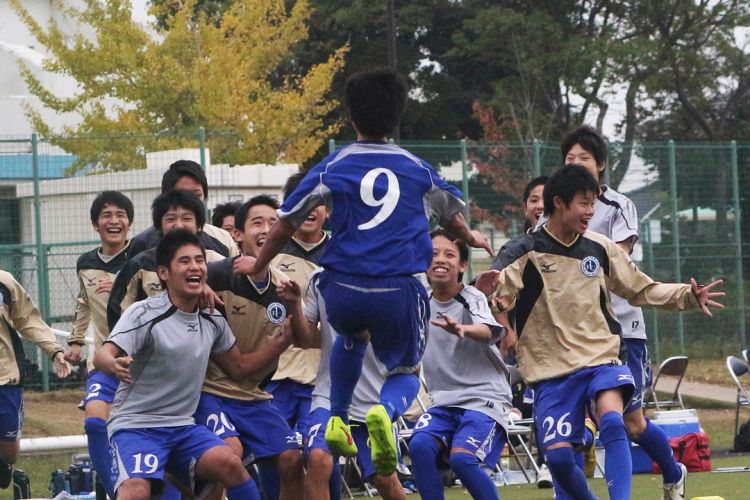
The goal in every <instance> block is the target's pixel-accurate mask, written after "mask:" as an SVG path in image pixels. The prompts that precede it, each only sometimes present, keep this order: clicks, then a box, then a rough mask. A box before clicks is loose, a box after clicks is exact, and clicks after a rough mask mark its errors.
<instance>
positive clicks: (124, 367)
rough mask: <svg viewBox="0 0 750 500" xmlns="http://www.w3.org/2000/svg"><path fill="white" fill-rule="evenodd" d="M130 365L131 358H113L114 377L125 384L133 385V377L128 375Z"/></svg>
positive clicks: (131, 362)
mask: <svg viewBox="0 0 750 500" xmlns="http://www.w3.org/2000/svg"><path fill="white" fill-rule="evenodd" d="M132 364H133V358H132V357H130V356H121V357H119V358H115V367H114V372H115V376H116V377H117V378H119V379H120V380H122V381H123V382H125V383H126V384H132V383H133V377H132V376H131V375H130V365H132Z"/></svg>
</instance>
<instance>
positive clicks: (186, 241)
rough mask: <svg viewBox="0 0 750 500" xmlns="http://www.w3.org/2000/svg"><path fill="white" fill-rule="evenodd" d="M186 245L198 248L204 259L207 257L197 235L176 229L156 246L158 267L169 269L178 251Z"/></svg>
mask: <svg viewBox="0 0 750 500" xmlns="http://www.w3.org/2000/svg"><path fill="white" fill-rule="evenodd" d="M185 245H195V246H197V247H198V248H200V249H201V253H202V254H203V258H205V257H206V249H205V247H204V246H203V244H202V243H201V240H200V238H199V237H198V235H197V234H193V233H191V232H190V231H188V230H187V229H175V230H174V231H170V232H168V233H167V234H165V235H164V237H163V238H162V239H161V240H160V241H159V244H158V245H156V265H157V266H164V267H167V268H169V264H170V262H172V259H174V256H175V254H176V253H177V250H179V249H180V248H182V247H184V246H185Z"/></svg>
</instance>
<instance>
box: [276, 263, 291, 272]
mask: <svg viewBox="0 0 750 500" xmlns="http://www.w3.org/2000/svg"><path fill="white" fill-rule="evenodd" d="M293 266H294V262H290V263H289V264H287V263H285V262H282V263H280V264H279V269H281V270H282V271H284V272H285V273H288V272H290V271H291V272H294V269H293Z"/></svg>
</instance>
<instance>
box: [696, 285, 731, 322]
mask: <svg viewBox="0 0 750 500" xmlns="http://www.w3.org/2000/svg"><path fill="white" fill-rule="evenodd" d="M722 283H724V280H716V281H714V282H713V283H709V284H708V285H706V286H699V285H698V283H697V282H696V281H695V278H690V287H691V288H692V289H693V294H694V295H695V298H696V299H698V304H699V305H700V307H701V309H702V310H703V313H704V314H705V315H706V316H713V314H711V311H710V310H709V307H715V308H717V309H724V304H721V303H720V302H716V301H715V300H713V299H715V298H719V297H724V296H725V295H726V293H724V292H712V291H711V290H712V289H713V288H714V287H717V286H719V285H721V284H722Z"/></svg>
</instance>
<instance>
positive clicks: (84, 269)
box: [65, 191, 133, 496]
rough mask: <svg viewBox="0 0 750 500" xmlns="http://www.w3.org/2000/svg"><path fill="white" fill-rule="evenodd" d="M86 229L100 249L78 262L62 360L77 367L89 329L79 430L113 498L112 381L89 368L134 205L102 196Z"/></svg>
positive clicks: (102, 333) (101, 337)
mask: <svg viewBox="0 0 750 500" xmlns="http://www.w3.org/2000/svg"><path fill="white" fill-rule="evenodd" d="M90 212H91V213H90V215H91V224H92V225H93V227H94V230H95V231H96V232H97V233H98V234H99V238H100V239H101V246H100V247H98V248H95V249H93V250H91V251H89V252H86V253H84V254H83V255H81V256H80V257H79V258H78V263H77V264H76V271H77V273H78V282H79V285H80V291H79V293H78V298H77V300H76V312H75V320H74V321H73V333H72V334H71V335H70V337H68V350H67V352H66V354H65V359H67V360H68V361H69V362H71V363H79V362H80V361H81V349H82V348H83V346H85V345H86V331H87V330H88V328H89V325H92V326H93V330H94V351H93V352H91V353H89V357H88V370H89V376H88V379H87V381H86V397H85V398H84V401H83V402H84V405H85V407H84V410H85V412H86V420H85V423H84V429H85V430H86V436H87V438H88V446H89V456H90V457H91V463H92V464H93V466H94V469H95V470H96V471H97V479H98V480H99V482H100V483H101V485H102V486H103V487H104V489H105V490H106V491H107V492H108V493H109V495H110V496H114V489H113V486H114V485H113V484H111V481H110V473H109V472H110V468H111V460H110V453H109V439H108V438H107V418H108V417H109V408H110V406H111V405H112V401H114V398H115V391H116V390H117V383H118V382H117V378H116V377H113V376H111V375H107V374H106V373H103V372H101V371H99V370H96V369H95V368H94V354H95V353H96V351H98V350H99V348H100V347H101V346H102V344H103V343H104V341H105V340H107V337H108V336H109V328H108V326H107V301H108V300H109V295H110V291H111V290H112V285H113V283H114V281H115V276H116V275H117V273H118V272H120V270H121V269H122V268H123V266H124V265H125V264H126V263H127V261H128V246H129V243H128V239H127V238H128V231H129V230H130V226H131V224H132V223H133V203H132V202H131V201H130V199H128V197H127V196H125V195H124V194H122V193H120V192H117V191H104V192H103V193H101V194H100V195H98V196H97V197H96V198H95V199H94V201H93V203H92V204H91V210H90Z"/></svg>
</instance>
